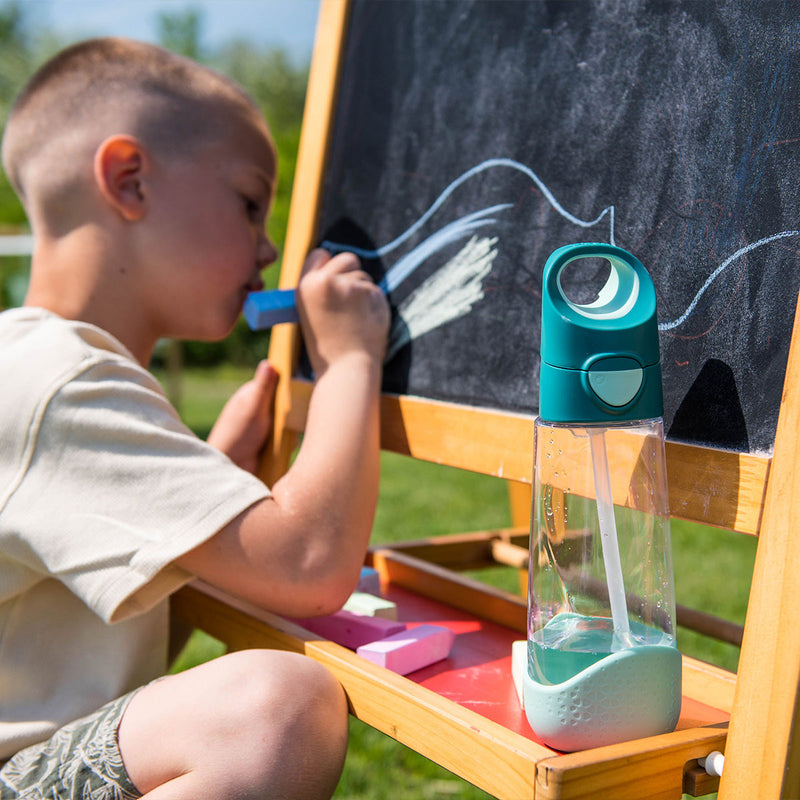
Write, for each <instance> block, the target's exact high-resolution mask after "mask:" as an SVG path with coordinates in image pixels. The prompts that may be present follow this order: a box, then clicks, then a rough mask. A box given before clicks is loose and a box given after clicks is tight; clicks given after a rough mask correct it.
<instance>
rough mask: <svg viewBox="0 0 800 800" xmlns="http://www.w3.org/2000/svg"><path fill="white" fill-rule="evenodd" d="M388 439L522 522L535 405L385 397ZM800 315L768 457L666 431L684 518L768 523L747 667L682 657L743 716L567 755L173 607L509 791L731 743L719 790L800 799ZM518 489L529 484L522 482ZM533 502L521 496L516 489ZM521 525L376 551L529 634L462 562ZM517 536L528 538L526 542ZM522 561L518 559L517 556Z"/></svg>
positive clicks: (667, 762) (211, 600) (274, 621)
mask: <svg viewBox="0 0 800 800" xmlns="http://www.w3.org/2000/svg"><path fill="white" fill-rule="evenodd" d="M348 11H349V2H348V0H322V2H321V6H320V16H319V22H318V33H317V42H316V45H315V50H314V58H313V62H312V67H311V73H310V78H309V87H308V95H307V101H306V112H305V122H304V129H303V136H302V139H301V144H300V153H299V158H298V168H297V177H296V182H295V188H294V194H293V199H292V211H291V215H290V222H289V230H288V235H287V243H286V251H285V254H284V264H283V270H282V274H281V285H282V286H284V287H292V286H294V285H296V282H297V279H298V276H299V273H300V268H301V265H302V263H303V259H304V257H305V254H306V253H307V252H308V251H309V249H311V247H313V245H314V241H315V236H316V225H317V210H318V208H319V205H320V199H321V184H322V181H321V176H323V175H324V171H325V170H324V168H325V163H326V156H327V150H328V142H329V138H330V133H331V120H332V118H333V111H334V107H335V97H336V89H337V83H338V76H339V72H340V68H341V59H342V49H343V48H342V42H343V41H344V36H345V32H346V28H347V20H348ZM297 349H298V331H297V329H296V327H295V326H285V325H284V326H279V327H278V328H276V329H275V330H274V331H273V333H272V348H271V354H270V358H271V360H272V361H273V363H275V364H276V365H277V366H278V367H279V369H280V370H281V374H282V376H283V379H282V381H281V385H280V388H279V394H278V398H277V407H276V434H275V439H274V448H273V452H272V454H271V457H270V458H269V459H268V460H267V461H266V462H265V464H264V467H263V471H262V477H263V478H264V479H265V480H266V481H267V482H272V481H274V479H275V478H276V477H277V476H279V475H280V474H282V472H284V471H285V469H286V468H287V466H288V463H289V459H290V456H291V453H292V451H293V450H294V448H295V446H296V444H297V440H298V436H299V434H300V432H302V430H303V427H304V422H305V416H306V412H307V408H308V401H309V398H310V394H311V386H310V385H309V384H308V383H307V382H304V381H302V380H298V379H296V378H294V377H292V376H293V374H294V365H295V359H296V353H297ZM381 415H382V447H383V448H384V449H388V450H393V451H396V452H399V453H405V454H408V455H411V456H413V457H415V458H419V459H423V460H432V461H437V462H440V463H445V464H449V465H451V466H456V467H462V468H465V469H470V470H474V471H478V472H482V473H486V474H489V475H496V476H501V477H503V478H506V479H509V480H510V481H513V482H516V483H514V484H511V485H512V486H516V487H517V490H515V491H514V492H512V500H513V502H512V508H516V509H517V511H515V514H514V515H515V517H516V518H517V520H518V521H519V520H521V519H522V518H523V517H525V518H526V515H527V509H526V508H525V504H526V502H527V497H528V496H529V494H527V493H529V488H528V487H529V486H530V482H531V468H532V465H531V453H532V434H533V425H532V420H531V418H530V417H527V416H524V415H516V414H509V413H502V412H494V411H490V410H485V409H474V408H465V407H459V406H455V405H451V404H447V403H438V402H433V401H428V400H422V399H419V398H414V397H398V396H384V397H383V398H382V405H381ZM798 431H800V317H796V319H795V324H794V331H793V341H792V346H791V350H790V354H789V361H788V365H787V370H786V378H785V384H784V393H783V399H782V404H781V410H780V418H779V423H778V428H777V435H776V442H775V449H774V454H773V456H772V457H771V458H768V457H759V456H753V455H748V454H737V453H731V452H727V451H719V450H714V449H710V448H701V447H693V446H687V445H681V444H676V443H669V444H668V447H667V461H668V473H669V486H670V507H671V512H672V514H673V516H675V517H679V518H682V519H687V520H690V521H695V522H700V523H704V524H710V525H715V526H718V527H722V528H727V529H729V530H731V531H737V532H740V533H744V534H750V535H759V536H760V542H759V547H758V554H757V559H756V566H755V573H754V577H753V586H752V591H751V595H750V603H749V608H748V616H747V621H746V625H745V631H744V640H743V644H742V651H741V659H740V667H739V672H738V676H737V675H733V674H731V673H728V672H726V671H724V670H721V669H718V668H715V667H711V666H709V665H706V664H703V663H702V662H698V661H695V660H693V659H690V658H684V675H683V678H684V681H683V682H684V694H685V695H686V696H687V697H691V698H694V699H695V700H698V701H701V702H703V703H706V704H708V705H710V706H714V707H715V708H718V709H722V710H724V711H728V712H730V726H729V730H726V728H727V726H725V725H722V726H719V725H714V726H698V727H692V728H688V729H683V730H678V731H676V732H674V733H671V734H666V735H664V736H657V737H652V738H650V739H645V740H640V741H635V742H628V743H624V744H620V745H614V746H611V747H604V748H598V749H594V750H589V751H584V752H579V753H573V754H568V755H560V754H558V753H555V752H554V751H552V750H549V749H548V748H546V747H544V746H542V745H540V744H538V743H537V742H535V741H532V740H531V739H529V738H526V737H524V736H521V735H519V734H518V733H515V732H513V731H510V730H507V729H505V728H503V727H502V726H501V725H498V724H496V723H493V722H492V721H490V720H487V719H485V718H483V717H481V716H479V715H477V714H475V713H474V712H473V711H470V710H469V709H465V708H463V707H461V706H459V705H458V704H456V703H454V702H452V701H450V700H447V699H446V698H444V697H441V696H439V695H437V694H435V693H433V692H431V691H429V690H426V689H424V688H423V687H420V686H417V685H416V684H415V683H413V682H412V681H410V680H408V679H406V678H402V677H399V676H397V675H394V674H393V673H390V672H387V671H386V670H383V669H380V668H378V667H375V666H374V665H372V664H370V663H368V662H366V661H365V660H364V659H361V658H359V657H358V656H356V655H355V654H354V653H352V652H351V651H349V650H346V649H345V648H343V647H340V646H338V645H336V644H334V643H332V642H329V641H325V640H321V639H319V638H317V637H314V636H312V635H310V634H309V633H308V632H307V631H305V630H303V629H302V628H299V627H297V626H296V625H293V624H291V623H289V622H287V621H285V620H283V619H281V618H279V617H276V616H274V615H271V614H268V613H266V612H263V611H259V610H257V609H255V608H253V607H250V606H247V605H246V604H244V603H241V602H239V601H237V600H235V599H233V598H231V597H228V596H225V595H222V594H221V593H219V592H217V591H215V590H212V589H209V588H208V587H203V586H200V585H193V586H190V587H187V588H186V589H184V590H182V591H181V592H180V593H178V595H177V596H176V597H175V599H174V612H175V613H176V614H177V616H179V617H180V618H182V619H183V620H185V621H187V622H189V623H190V624H192V625H194V626H196V627H199V628H202V629H204V630H206V631H208V632H209V633H211V634H212V635H214V636H216V637H217V638H219V639H221V640H222V641H224V642H226V643H227V644H228V646H229V647H231V648H234V649H235V648H243V647H253V646H259V647H263V646H267V647H279V648H284V649H290V650H296V651H300V652H305V653H306V654H307V655H309V656H311V657H312V658H315V659H317V660H319V661H321V662H322V663H324V664H326V665H327V666H328V667H329V668H330V669H331V670H333V672H334V673H335V674H336V675H337V677H338V678H339V680H340V681H341V682H342V684H343V686H344V687H345V689H346V691H347V693H348V696H349V699H350V706H351V712H352V713H353V714H354V715H355V716H357V717H358V718H359V719H362V720H363V721H365V722H366V723H368V724H370V725H372V726H374V727H375V728H377V729H379V730H381V731H383V732H384V733H386V734H388V735H390V736H393V737H394V738H396V739H397V740H399V741H401V742H403V743H404V744H406V745H408V746H409V747H412V748H413V749H415V750H417V751H418V752H420V753H422V754H423V755H425V756H427V757H429V758H431V759H433V760H435V761H437V762H438V763H440V764H442V765H443V766H445V767H446V768H448V769H450V770H452V771H453V772H455V773H456V774H458V775H460V776H461V777H463V778H465V779H466V780H469V781H471V782H472V783H474V784H476V785H477V786H479V787H481V788H483V789H485V790H486V791H488V792H490V793H491V794H493V795H495V796H496V797H499V798H508V800H519V799H520V798H524V797H527V798H535V800H546V799H547V798H552V799H555V798H573V799H575V798H586V800H589V798H591V799H592V800H603V798H608V800H625V798H628V799H631V798H640V799H641V800H654V799H657V798H664V799H665V800H666V798H676V797H678V798H679V797H680V794H681V792H682V791H687V792H692V793H695V794H702V793H705V792H709V791H714V789H715V788H716V779H712V778H709V777H708V776H706V774H705V773H704V772H703V771H702V770H701V769H699V768H698V767H697V766H696V759H698V758H702V757H704V756H706V755H707V754H708V753H710V752H711V751H713V750H724V751H725V754H726V761H725V770H724V775H723V778H722V780H721V782H720V785H719V792H720V794H719V797H720V798H721V799H722V800H753V798H758V799H759V800H773V799H777V798H792V797H800V746H799V745H798V743H797V737H796V736H795V735H794V732H795V727H794V726H795V716H796V709H797V701H798V685H799V683H800V625H798V624H797V623H796V620H795V611H796V609H797V608H798V607H800V535H798V534H797V533H796V532H795V530H794V528H795V527H797V526H798V524H800V449H798V447H797V437H798ZM520 488H521V491H520ZM520 497H521V498H522V500H521V501H520V499H519V498H520ZM519 536H521V532H520V531H511V532H487V533H482V534H473V535H470V536H462V537H457V538H453V537H448V538H447V539H444V540H428V541H423V542H417V543H413V544H409V545H407V546H399V547H396V548H391V549H382V550H378V551H375V552H373V553H371V556H370V557H371V560H372V562H373V563H374V564H375V566H376V567H377V568H378V569H379V571H380V573H381V575H382V578H383V580H384V581H385V582H387V583H390V584H396V585H401V586H405V587H408V588H411V589H412V590H419V591H424V592H425V593H426V594H428V595H431V596H433V597H434V598H437V599H438V600H441V601H445V602H448V603H450V604H452V605H454V606H456V607H458V608H461V609H465V610H466V611H467V612H468V613H474V614H475V615H476V617H479V618H481V619H491V620H494V621H496V622H499V623H501V624H502V625H504V626H507V627H508V628H510V629H511V630H516V631H519V632H520V633H521V634H523V635H524V617H525V612H524V605H523V603H524V601H523V600H521V599H520V598H514V597H512V596H509V595H505V594H504V593H502V592H497V591H495V590H492V589H490V588H488V587H485V586H482V585H478V584H475V583H472V582H470V581H466V580H464V579H463V578H460V577H459V576H457V575H456V574H455V572H454V571H453V568H454V567H455V566H464V565H465V564H466V565H473V564H476V563H482V562H485V561H487V560H488V559H490V558H492V557H493V554H495V553H496V552H499V551H502V550H503V549H504V548H505V549H506V550H508V548H517V551H519V549H520V547H521V546H522V545H521V543H520V540H519V538H518V537H519ZM515 537H516V538H515ZM507 563H508V562H507Z"/></svg>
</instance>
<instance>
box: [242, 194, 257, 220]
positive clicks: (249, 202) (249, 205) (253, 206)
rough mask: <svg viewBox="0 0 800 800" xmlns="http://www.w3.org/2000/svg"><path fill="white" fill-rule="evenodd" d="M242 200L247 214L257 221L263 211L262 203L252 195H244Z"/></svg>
mask: <svg viewBox="0 0 800 800" xmlns="http://www.w3.org/2000/svg"><path fill="white" fill-rule="evenodd" d="M242 200H243V202H244V208H245V211H246V212H247V216H248V217H249V218H250V220H252V221H253V222H257V221H258V217H259V214H260V213H261V205H260V204H259V203H258V202H257V201H255V200H253V199H252V198H250V197H242Z"/></svg>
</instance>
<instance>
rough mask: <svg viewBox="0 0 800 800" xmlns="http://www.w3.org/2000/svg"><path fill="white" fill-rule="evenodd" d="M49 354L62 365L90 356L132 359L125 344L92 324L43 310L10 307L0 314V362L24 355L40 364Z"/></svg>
mask: <svg viewBox="0 0 800 800" xmlns="http://www.w3.org/2000/svg"><path fill="white" fill-rule="evenodd" d="M48 353H53V354H56V355H57V357H58V358H59V359H61V360H62V363H63V361H64V360H65V359H66V360H73V359H84V358H87V357H90V356H95V357H106V358H110V359H118V358H121V359H125V360H131V361H132V360H134V359H133V356H132V355H131V353H130V352H129V351H128V350H127V349H126V348H125V346H124V345H122V344H121V343H120V342H119V341H118V340H117V339H116V338H115V337H113V336H112V335H111V334H109V333H106V331H104V330H102V329H100V328H98V327H97V326H95V325H90V324H89V323H86V322H81V321H80V320H70V319H64V318H63V317H60V316H58V315H57V314H54V313H52V312H51V311H47V310H46V309H43V308H29V307H22V308H11V309H8V310H6V311H3V312H2V313H0V363H1V362H2V360H3V359H4V358H11V359H14V360H17V359H20V358H24V357H25V356H26V354H27V355H29V356H30V357H32V358H34V360H35V361H36V362H39V361H40V359H43V358H46V356H47V354H48ZM70 357H71V358H70Z"/></svg>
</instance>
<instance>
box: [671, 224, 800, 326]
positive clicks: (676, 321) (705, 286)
mask: <svg viewBox="0 0 800 800" xmlns="http://www.w3.org/2000/svg"><path fill="white" fill-rule="evenodd" d="M789 236H800V231H781V232H780V233H776V234H774V235H772V236H767V237H765V238H763V239H759V240H758V241H757V242H753V243H752V244H748V245H747V246H746V247H742V248H740V249H739V250H737V251H736V252H735V253H734V254H733V255H732V256H728V258H726V259H725V260H724V261H723V262H722V263H721V264H720V265H719V266H718V267H717V268H716V269H715V270H714V271H713V272H712V273H711V274H710V275H709V276H708V278H706V282H705V283H704V284H703V285H702V286H701V287H700V291H698V292H697V294H696V295H695V296H694V298H693V299H692V302H691V303H689V305H688V306H687V307H686V311H684V312H683V314H681V315H680V316H679V317H677V318H676V319H673V320H671V321H670V322H660V323H659V324H658V329H659V330H660V331H670V330H672V329H673V328H677V327H678V326H679V325H682V324H683V323H684V322H686V320H687V318H688V317H689V315H690V314H691V313H692V311H694V310H695V308H696V307H697V304H698V303H699V302H700V298H701V297H702V296H703V295H704V294H705V293H706V291H707V290H708V288H709V287H710V286H711V284H712V283H713V282H714V281H715V280H716V279H717V278H718V277H719V276H720V275H722V273H723V272H724V271H725V270H726V269H727V268H728V267H729V266H730V265H731V264H733V262H734V261H736V260H737V259H739V258H741V257H742V256H746V255H747V254H748V253H750V252H751V251H753V250H755V249H756V248H758V247H763V246H764V245H765V244H770V243H771V242H775V241H777V240H778V239H786V238H788V237H789Z"/></svg>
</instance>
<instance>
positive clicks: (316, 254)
mask: <svg viewBox="0 0 800 800" xmlns="http://www.w3.org/2000/svg"><path fill="white" fill-rule="evenodd" d="M330 260H331V254H330V253H329V252H328V251H327V250H323V249H322V248H321V247H318V248H316V249H315V250H312V251H311V252H310V253H309V254H308V255H307V256H306V260H305V263H304V264H303V270H302V272H303V275H305V274H306V273H308V272H313V271H314V270H316V269H320V267H322V266H323V265H324V264H327V263H328V262H329V261H330Z"/></svg>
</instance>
